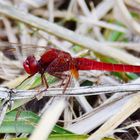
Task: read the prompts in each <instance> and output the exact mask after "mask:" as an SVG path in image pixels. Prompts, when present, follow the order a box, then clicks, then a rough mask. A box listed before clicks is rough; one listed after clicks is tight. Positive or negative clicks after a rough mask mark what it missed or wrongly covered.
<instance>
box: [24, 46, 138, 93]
mask: <svg viewBox="0 0 140 140" xmlns="http://www.w3.org/2000/svg"><path fill="white" fill-rule="evenodd" d="M23 66H24V69H25V71H26V72H27V73H28V74H29V75H30V77H31V76H33V75H34V74H36V73H40V74H41V79H42V83H43V84H44V85H45V86H46V88H48V84H47V80H46V78H45V75H44V73H45V72H47V73H49V74H50V75H53V76H55V77H58V78H61V79H62V83H63V81H64V79H65V78H66V77H69V75H66V74H63V72H64V71H71V73H72V75H73V77H75V78H76V79H78V77H79V73H78V71H79V70H106V71H114V72H135V73H139V72H140V66H133V65H126V64H111V63H104V62H98V61H95V60H91V59H87V58H74V57H72V56H71V55H70V54H69V53H68V52H64V51H61V50H58V49H54V48H50V49H48V50H47V51H46V52H44V54H43V55H42V56H41V58H40V59H39V60H36V58H35V57H34V55H32V56H28V57H27V59H26V60H25V61H24V62H23ZM62 77H63V78H62ZM69 81H70V77H69V79H68V82H67V84H66V86H65V89H66V87H67V86H68V83H69ZM65 89H64V91H65Z"/></svg>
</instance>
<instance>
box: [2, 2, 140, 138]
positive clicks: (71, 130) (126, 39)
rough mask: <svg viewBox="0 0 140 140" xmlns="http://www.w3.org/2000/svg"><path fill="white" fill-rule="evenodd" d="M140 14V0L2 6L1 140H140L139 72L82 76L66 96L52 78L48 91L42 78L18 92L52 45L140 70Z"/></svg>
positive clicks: (76, 55) (34, 3) (84, 74)
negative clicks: (32, 61) (32, 59)
mask: <svg viewBox="0 0 140 140" xmlns="http://www.w3.org/2000/svg"><path fill="white" fill-rule="evenodd" d="M139 13H140V2H139V1H138V0H115V1H113V0H99V1H98V0H77V1H75V0H69V1H65V0H30V1H27V0H22V1H17V0H7V1H4V0H0V79H1V87H0V98H1V108H0V125H1V127H0V133H1V134H2V133H3V135H1V138H3V139H4V138H7V137H8V138H16V137H17V139H20V138H23V137H24V139H27V138H29V139H30V140H36V139H39V140H45V139H60V138H61V139H62V138H65V139H66V138H67V139H68V138H69V139H76V138H78V139H88V140H95V139H96V140H97V139H103V140H105V139H106V140H109V139H121V140H125V139H126V140H139V138H140V135H139V134H140V132H139V126H140V122H139V121H140V116H139V107H140V92H139V88H140V87H139V84H140V78H139V75H138V74H137V75H136V74H134V73H124V72H122V73H109V72H105V71H82V72H80V78H79V80H78V81H75V79H72V80H71V85H70V86H71V87H69V88H68V89H67V91H66V94H65V95H63V96H62V95H61V92H62V90H63V89H62V88H58V87H59V84H60V82H61V81H60V80H59V79H56V78H54V77H51V76H49V75H47V74H46V77H47V79H48V82H49V84H50V88H49V89H48V91H46V90H44V88H43V87H41V85H40V77H39V75H35V76H34V77H32V78H31V79H29V80H27V81H26V82H25V83H24V84H22V85H21V86H20V87H18V89H15V87H16V86H17V85H19V84H20V83H21V82H22V81H23V80H24V79H25V78H26V77H27V75H26V74H25V71H24V69H23V67H22V62H23V61H24V59H25V58H26V57H27V56H28V55H30V54H35V55H36V57H37V58H39V57H40V55H41V54H42V53H43V52H44V50H45V49H46V48H47V47H48V46H49V45H51V46H53V47H56V48H58V49H61V50H64V51H67V52H69V53H71V54H72V56H74V57H87V58H91V59H97V60H98V61H104V62H111V63H126V64H132V65H140V59H139V56H140V46H139V44H140V43H139V42H140V15H139ZM39 46H40V47H39ZM4 86H7V87H9V88H10V89H8V88H5V87H4ZM83 86H86V87H83ZM11 88H14V89H11ZM29 89H31V90H29ZM9 93H12V94H9ZM38 93H40V94H38ZM9 97H10V98H9ZM35 99H36V100H35ZM8 107H10V109H8ZM19 108H24V109H25V111H23V112H22V113H21V115H20V113H18V112H20V111H18V110H19ZM14 109H15V110H14ZM29 109H30V110H31V111H32V112H27V110H29ZM13 110H14V111H13ZM15 111H17V112H16V113H15ZM34 111H35V113H36V114H33V112H34ZM10 117H11V118H13V119H11V118H10ZM22 119H23V120H22ZM30 119H32V120H33V119H34V120H36V121H31V120H30ZM21 121H23V123H21ZM7 122H9V123H8V125H7V127H6V123H7ZM27 122H28V125H29V126H27ZM16 123H17V124H16ZM15 124H16V125H15ZM56 124H59V126H57V125H56ZM60 126H61V127H60ZM62 127H63V128H62ZM9 128H11V129H9ZM15 128H17V129H15ZM33 129H34V130H33ZM31 132H33V133H32V134H31ZM7 133H9V134H7ZM11 133H12V134H11ZM13 133H14V134H13ZM16 133H18V134H19V133H20V134H19V135H16ZM29 134H31V135H30V136H29Z"/></svg>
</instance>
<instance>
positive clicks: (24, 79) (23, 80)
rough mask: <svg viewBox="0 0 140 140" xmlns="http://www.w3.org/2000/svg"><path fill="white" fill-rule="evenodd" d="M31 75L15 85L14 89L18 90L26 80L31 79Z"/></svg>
mask: <svg viewBox="0 0 140 140" xmlns="http://www.w3.org/2000/svg"><path fill="white" fill-rule="evenodd" d="M32 76H33V75H29V76H28V77H27V78H25V79H24V80H23V81H22V82H21V83H20V84H19V85H17V86H16V87H15V88H18V87H19V86H21V85H22V84H23V83H24V82H25V81H26V80H27V79H29V78H31V77H32Z"/></svg>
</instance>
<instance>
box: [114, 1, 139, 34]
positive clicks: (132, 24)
mask: <svg viewBox="0 0 140 140" xmlns="http://www.w3.org/2000/svg"><path fill="white" fill-rule="evenodd" d="M116 6H117V8H118V10H119V12H120V13H121V17H122V20H123V22H124V23H125V25H126V26H127V27H128V28H129V29H130V30H131V31H132V32H133V33H136V34H140V24H138V23H137V22H136V21H135V20H134V19H133V18H132V16H131V15H130V13H129V11H128V10H127V8H126V6H125V4H124V1H123V0H116Z"/></svg>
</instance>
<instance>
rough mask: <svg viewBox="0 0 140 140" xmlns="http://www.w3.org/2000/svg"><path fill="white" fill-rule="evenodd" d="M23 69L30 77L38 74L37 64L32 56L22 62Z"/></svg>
mask: <svg viewBox="0 0 140 140" xmlns="http://www.w3.org/2000/svg"><path fill="white" fill-rule="evenodd" d="M23 67H24V69H25V71H26V72H27V73H28V74H30V75H34V74H35V73H37V72H38V62H37V60H36V58H35V57H34V56H28V57H27V59H26V60H25V61H24V62H23Z"/></svg>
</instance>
